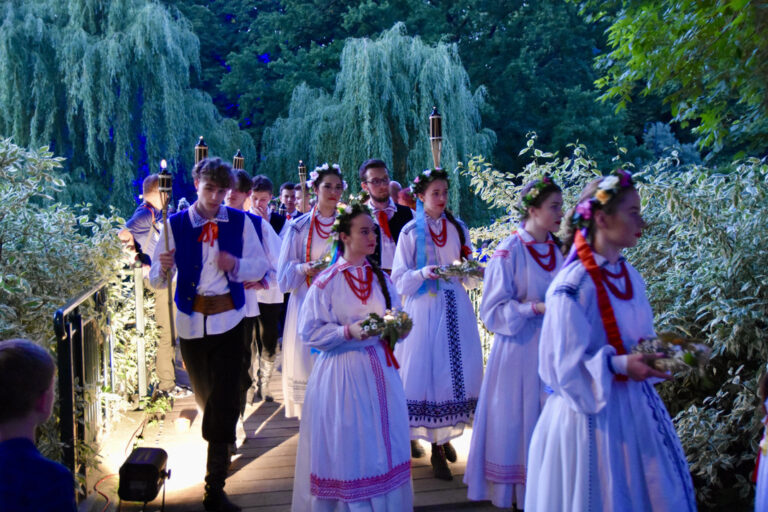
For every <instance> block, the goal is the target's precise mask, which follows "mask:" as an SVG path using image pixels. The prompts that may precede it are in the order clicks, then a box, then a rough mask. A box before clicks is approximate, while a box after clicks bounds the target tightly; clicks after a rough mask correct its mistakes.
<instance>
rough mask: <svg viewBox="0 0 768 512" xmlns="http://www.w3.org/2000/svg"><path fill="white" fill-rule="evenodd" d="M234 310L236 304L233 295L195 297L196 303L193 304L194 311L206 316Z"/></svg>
mask: <svg viewBox="0 0 768 512" xmlns="http://www.w3.org/2000/svg"><path fill="white" fill-rule="evenodd" d="M233 309H235V303H234V302H233V301H232V295H231V294H229V293H225V294H223V295H195V301H194V302H193V303H192V311H196V312H198V313H202V314H204V315H218V314H219V313H224V312H225V311H230V310H233Z"/></svg>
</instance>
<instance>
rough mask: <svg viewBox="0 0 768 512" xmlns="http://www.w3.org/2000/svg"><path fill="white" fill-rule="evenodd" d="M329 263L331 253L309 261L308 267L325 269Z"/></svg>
mask: <svg viewBox="0 0 768 512" xmlns="http://www.w3.org/2000/svg"><path fill="white" fill-rule="evenodd" d="M330 264H331V254H330V253H328V254H326V255H325V256H323V257H322V258H319V259H316V260H315V261H312V262H310V263H309V266H310V268H316V269H320V270H325V269H326V268H328V266H329V265H330Z"/></svg>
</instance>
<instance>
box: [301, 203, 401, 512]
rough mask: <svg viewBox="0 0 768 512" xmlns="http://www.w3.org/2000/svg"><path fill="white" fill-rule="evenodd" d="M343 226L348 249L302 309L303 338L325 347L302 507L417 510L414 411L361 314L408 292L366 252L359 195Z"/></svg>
mask: <svg viewBox="0 0 768 512" xmlns="http://www.w3.org/2000/svg"><path fill="white" fill-rule="evenodd" d="M336 230H337V232H338V236H339V242H340V243H339V248H340V249H341V251H342V252H343V257H340V258H339V259H338V261H337V262H336V263H335V264H334V265H333V266H331V267H330V268H329V269H327V270H325V271H324V272H323V273H322V274H320V275H319V276H318V277H317V279H316V281H315V282H314V283H313V285H312V286H311V287H310V289H309V292H308V293H307V297H306V300H305V301H304V306H303V310H302V314H301V320H300V332H301V335H302V339H303V340H304V343H305V344H306V345H308V346H309V347H313V348H315V349H318V350H319V351H320V355H319V356H318V357H317V360H316V361H315V364H314V368H313V370H312V374H311V375H310V377H309V385H308V387H307V397H306V402H305V405H304V411H303V414H302V419H301V427H300V433H299V447H298V451H297V454H296V474H295V478H294V487H293V506H292V509H293V510H294V511H295V512H309V511H312V512H317V511H329V512H330V511H334V512H343V511H371V512H402V511H407V510H412V509H413V492H412V489H411V469H410V466H411V459H410V449H409V446H408V439H409V437H408V411H407V408H406V405H405V394H404V393H403V384H402V382H401V380H400V376H399V375H398V373H397V361H396V360H395V358H394V354H393V353H392V350H391V348H390V347H389V345H388V344H387V342H385V341H383V340H381V339H380V338H379V337H378V336H371V337H367V335H366V332H365V331H364V330H363V329H362V327H361V323H362V322H363V321H364V320H365V319H366V318H367V317H368V315H369V314H370V313H376V314H378V315H380V316H384V312H385V310H386V309H391V308H392V307H395V308H397V307H399V305H400V300H399V297H398V295H397V292H396V291H395V289H394V286H392V283H391V281H390V280H389V278H388V277H387V276H386V275H385V274H384V273H383V272H382V271H381V270H380V269H378V268H377V267H375V266H374V264H372V263H370V262H369V261H368V260H367V258H366V257H367V256H369V255H371V254H373V252H374V250H375V248H376V231H375V225H374V223H373V220H372V218H371V215H370V212H369V211H368V208H367V207H366V206H364V205H362V204H360V203H353V204H352V205H351V206H348V207H347V208H346V212H345V213H343V214H340V215H339V217H338V223H337V227H336Z"/></svg>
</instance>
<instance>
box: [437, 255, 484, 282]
mask: <svg viewBox="0 0 768 512" xmlns="http://www.w3.org/2000/svg"><path fill="white" fill-rule="evenodd" d="M484 270H485V267H483V266H482V265H480V263H479V262H477V261H475V260H468V259H464V258H462V259H461V261H458V260H456V261H454V262H453V263H452V264H451V265H440V266H439V267H437V268H435V270H434V272H435V274H437V275H438V276H440V277H441V278H442V279H444V280H446V281H450V279H451V278H452V277H458V278H463V277H475V278H478V279H482V278H483V271H484Z"/></svg>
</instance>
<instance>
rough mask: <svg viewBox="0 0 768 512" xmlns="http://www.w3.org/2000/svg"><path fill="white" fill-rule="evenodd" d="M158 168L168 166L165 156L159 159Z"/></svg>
mask: <svg viewBox="0 0 768 512" xmlns="http://www.w3.org/2000/svg"><path fill="white" fill-rule="evenodd" d="M160 168H161V169H163V170H165V169H167V168H168V162H166V161H165V158H163V159H162V160H160Z"/></svg>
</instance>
